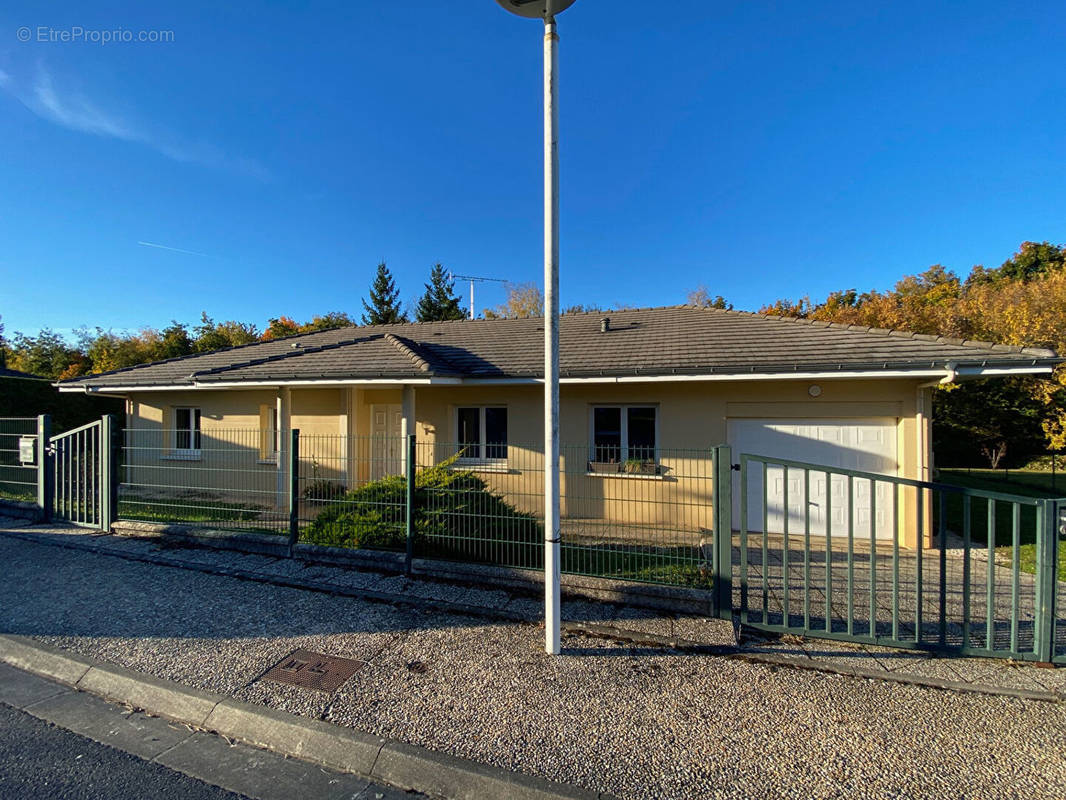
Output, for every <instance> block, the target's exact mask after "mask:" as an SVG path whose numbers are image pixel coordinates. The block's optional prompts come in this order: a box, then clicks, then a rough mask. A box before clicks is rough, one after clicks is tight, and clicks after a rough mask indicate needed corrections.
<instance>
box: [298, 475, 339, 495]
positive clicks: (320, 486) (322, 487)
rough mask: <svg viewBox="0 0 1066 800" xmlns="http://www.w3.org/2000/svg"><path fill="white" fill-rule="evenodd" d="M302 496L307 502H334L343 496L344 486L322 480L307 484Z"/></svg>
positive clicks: (336, 482) (337, 482)
mask: <svg viewBox="0 0 1066 800" xmlns="http://www.w3.org/2000/svg"><path fill="white" fill-rule="evenodd" d="M303 495H304V497H305V498H307V499H308V500H336V499H337V498H339V497H342V496H343V495H344V485H343V484H341V483H340V482H339V481H331V480H326V479H324V478H323V479H319V480H316V481H311V482H310V483H309V484H307V486H305V487H304V492H303Z"/></svg>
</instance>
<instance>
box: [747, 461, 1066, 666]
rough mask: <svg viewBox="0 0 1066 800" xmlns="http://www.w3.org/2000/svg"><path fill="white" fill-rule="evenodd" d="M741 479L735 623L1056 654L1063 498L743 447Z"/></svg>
mask: <svg viewBox="0 0 1066 800" xmlns="http://www.w3.org/2000/svg"><path fill="white" fill-rule="evenodd" d="M738 483H739V487H738V488H739V497H738V501H739V502H738V509H739V531H738V533H737V534H736V535H735V536H734V537H733V538H734V542H733V544H734V548H735V551H736V556H735V565H736V566H735V567H734V570H733V573H734V574H733V577H734V578H735V580H736V583H735V587H736V588H735V589H734V591H733V603H734V605H735V606H736V608H737V610H738V611H739V615H740V621H741V622H742V623H744V624H748V625H753V626H755V627H759V628H763V629H768V630H778V631H788V632H794V633H798V634H802V635H808V636H818V637H826V638H834V639H845V640H849V641H857V642H868V643H875V644H884V645H891V646H897V647H919V648H928V649H941V650H955V651H958V652H960V653H964V654H967V655H982V656H998V657H1004V656H1006V657H1012V658H1017V659H1030V660H1040V661H1051V660H1053V659H1056V658H1058V659H1061V657H1062V656H1063V655H1064V650H1066V648H1064V642H1063V641H1062V639H1063V636H1064V635H1066V624H1064V623H1063V621H1062V620H1059V619H1058V613H1059V611H1058V610H1057V609H1056V605H1058V607H1059V609H1061V608H1062V606H1061V605H1060V604H1059V600H1060V598H1061V596H1062V580H1063V579H1064V578H1066V575H1064V574H1063V570H1062V566H1061V565H1060V564H1059V563H1058V542H1059V526H1060V524H1061V522H1060V517H1059V506H1060V505H1062V504H1061V503H1059V502H1057V501H1054V500H1041V499H1036V498H1032V497H1022V496H1017V495H1010V494H1004V493H1001V492H992V491H983V490H977V489H970V488H964V487H959V486H954V485H948V484H938V483H929V482H922V481H913V480H907V479H904V478H897V477H892V476H885V475H880V474H875V473H868V472H859V471H855V470H847V469H838V468H827V467H825V466H821V465H816V464H808V463H803V462H796V461H789V460H787V459H777V458H768V457H762V456H754V455H741V457H740V473H739V477H738ZM1057 639H1058V640H1059V641H1056V640H1057Z"/></svg>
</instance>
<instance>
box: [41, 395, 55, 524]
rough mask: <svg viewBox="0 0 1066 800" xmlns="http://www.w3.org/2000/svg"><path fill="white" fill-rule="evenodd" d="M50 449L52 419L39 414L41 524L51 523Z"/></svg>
mask: <svg viewBox="0 0 1066 800" xmlns="http://www.w3.org/2000/svg"><path fill="white" fill-rule="evenodd" d="M51 447H52V417H51V416H50V415H49V414H41V415H40V416H39V417H37V509H38V511H39V512H40V514H41V522H51V521H52V497H53V494H54V492H53V485H52V484H53V478H54V477H55V474H54V469H53V467H52V464H53V461H54V458H53V456H52V454H51V453H50V452H49V451H50V450H51Z"/></svg>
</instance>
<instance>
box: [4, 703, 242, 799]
mask: <svg viewBox="0 0 1066 800" xmlns="http://www.w3.org/2000/svg"><path fill="white" fill-rule="evenodd" d="M0 797H2V798H4V800H23V799H25V800H43V799H44V798H55V799H56V800H59V799H60V798H62V800H80V798H86V799H87V800H88V798H93V800H96V799H97V798H108V799H109V800H125V799H126V798H129V799H130V800H134V799H136V800H142V798H146V797H151V798H158V800H167V798H176V799H177V798H181V800H201V798H202V800H243V799H244V798H245V796H244V795H240V794H234V793H233V792H227V791H226V790H225V789H220V788H218V787H217V786H210V785H208V784H206V783H203V782H202V781H198V780H196V779H195V778H190V777H188V776H186V775H182V774H181V773H180V772H175V771H173V770H171V769H167V768H166V767H164V766H162V765H160V764H153V763H151V762H148V761H143V760H141V759H139V758H137V757H136V756H132V755H129V754H128V753H123V752H121V751H119V750H114V749H112V748H110V747H106V746H104V745H102V744H97V743H96V742H93V741H90V740H89V739H86V738H83V737H81V736H78V735H77V734H75V733H70V732H69V731H65V730H63V729H62V728H57V727H55V726H54V725H50V724H48V723H47V722H42V721H41V720H39V719H36V718H34V717H31V716H30V715H29V714H25V713H23V712H22V711H16V710H15V709H13V708H9V707H8V706H5V705H0Z"/></svg>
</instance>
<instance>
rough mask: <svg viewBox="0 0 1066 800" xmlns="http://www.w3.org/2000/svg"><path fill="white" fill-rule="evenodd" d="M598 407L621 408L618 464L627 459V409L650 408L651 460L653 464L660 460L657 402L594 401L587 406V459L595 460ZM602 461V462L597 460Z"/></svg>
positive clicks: (660, 445) (660, 442)
mask: <svg viewBox="0 0 1066 800" xmlns="http://www.w3.org/2000/svg"><path fill="white" fill-rule="evenodd" d="M598 408H619V409H621V410H622V413H621V417H622V421H621V427H622V441H621V446H620V450H621V456H622V457H621V459H620V460H619V462H618V463H619V465H622V464H625V463H626V462H627V461H629V460H630V459H629V414H628V411H629V409H631V408H650V409H652V410H653V411H654V412H655V455H654V456H653V458H652V461H653V462H654V463H655V464H659V463H661V462H660V450H661V447H662V438H661V437H660V435H659V418H660V416H661V415H660V413H659V404H658V403H594V404H592V405H590V406H589V461H590V462H595V461H596V458H595V456H596V409H598ZM597 463H602V462H597Z"/></svg>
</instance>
